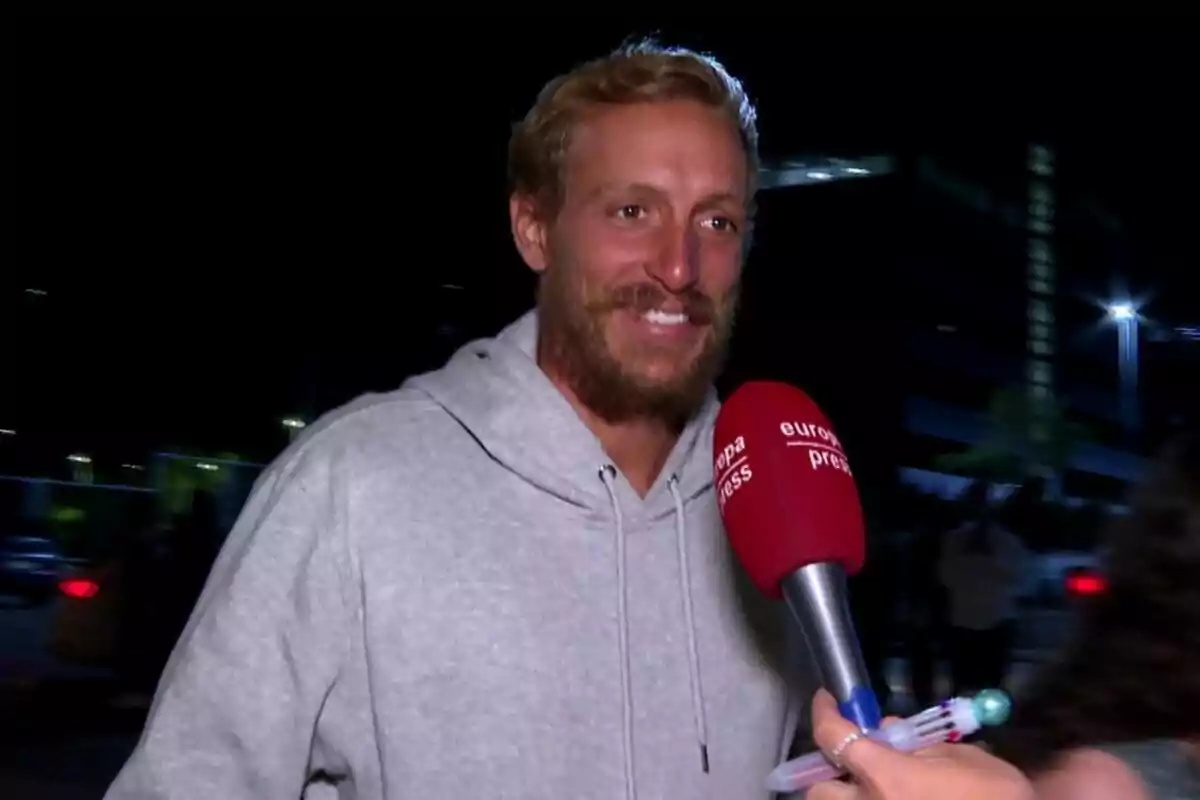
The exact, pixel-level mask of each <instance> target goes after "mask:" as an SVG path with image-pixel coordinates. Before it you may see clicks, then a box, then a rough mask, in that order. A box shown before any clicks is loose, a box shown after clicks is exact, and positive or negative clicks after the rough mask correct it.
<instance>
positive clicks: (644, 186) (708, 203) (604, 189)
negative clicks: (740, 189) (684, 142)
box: [589, 182, 750, 208]
mask: <svg viewBox="0 0 1200 800" xmlns="http://www.w3.org/2000/svg"><path fill="white" fill-rule="evenodd" d="M631 190H632V191H635V192H641V193H644V194H653V195H660V196H661V195H664V194H666V192H664V191H663V190H662V189H659V188H658V187H657V186H652V185H651V184H648V183H612V182H607V183H602V184H600V185H599V186H597V187H596V188H595V189H593V190H592V191H591V192H590V193H589V195H590V196H591V197H599V196H601V195H605V194H608V193H609V192H614V191H631ZM723 203H733V204H734V205H738V206H741V207H743V208H749V207H750V203H748V202H746V201H745V200H744V199H742V198H741V197H738V196H737V195H736V194H734V193H733V192H713V193H712V194H710V195H707V196H706V197H704V198H703V199H702V200H701V201H700V202H699V203H697V204H696V206H697V207H698V208H711V207H714V206H719V205H721V204H723Z"/></svg>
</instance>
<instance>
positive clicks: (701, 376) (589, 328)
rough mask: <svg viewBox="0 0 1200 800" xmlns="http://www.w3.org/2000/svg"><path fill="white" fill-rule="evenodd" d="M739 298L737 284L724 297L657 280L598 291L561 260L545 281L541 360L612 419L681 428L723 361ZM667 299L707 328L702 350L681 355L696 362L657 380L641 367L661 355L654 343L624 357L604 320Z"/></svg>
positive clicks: (691, 320)
mask: <svg viewBox="0 0 1200 800" xmlns="http://www.w3.org/2000/svg"><path fill="white" fill-rule="evenodd" d="M738 297H739V287H738V286H736V285H735V286H734V287H733V288H732V289H730V291H729V292H728V293H727V294H726V295H725V296H724V297H721V298H717V299H713V298H711V297H709V296H707V295H705V294H703V293H702V292H700V291H698V290H695V289H689V290H687V291H686V292H683V293H681V294H671V293H669V292H667V291H666V290H665V289H663V288H662V287H661V286H659V285H658V284H656V283H652V282H646V283H637V284H627V285H624V286H620V287H617V288H615V289H598V288H593V287H591V286H590V285H589V284H588V282H587V280H586V277H585V276H584V274H583V271H582V270H581V269H579V268H578V267H577V266H576V265H575V264H573V263H554V264H552V265H551V266H550V267H549V268H548V269H547V270H546V271H545V272H544V273H543V274H542V277H541V281H540V283H539V285H538V297H537V307H538V361H539V363H540V364H541V365H542V367H543V368H544V369H547V370H548V371H549V372H552V373H553V374H554V375H555V377H557V378H558V379H559V380H563V381H565V382H566V384H567V386H569V387H570V389H571V391H572V392H573V393H574V394H575V397H576V399H578V401H579V402H580V403H582V404H583V405H584V406H585V407H586V408H587V409H588V410H590V411H591V412H592V413H593V414H595V415H596V416H598V417H599V418H600V419H602V420H604V421H605V422H607V423H610V424H619V423H625V422H633V421H651V422H658V423H661V424H663V425H665V426H667V427H668V428H670V429H671V430H674V431H677V432H678V431H681V430H683V428H684V426H686V425H687V423H688V421H689V420H690V419H691V418H692V417H693V416H694V415H695V414H696V412H697V411H698V410H699V409H700V407H701V406H702V405H703V404H704V400H705V398H706V397H707V395H708V392H709V389H710V387H711V386H712V382H713V380H714V379H715V378H716V377H717V375H719V374H720V372H721V369H722V368H723V367H724V364H725V358H726V355H727V353H728V347H729V339H730V336H731V335H732V332H733V322H734V317H735V316H736V310H737V303H738ZM668 299H670V300H674V301H676V302H679V303H682V305H683V310H684V312H685V313H686V314H687V315H688V318H689V322H687V323H684V324H689V325H690V324H695V325H705V326H707V332H706V334H705V337H704V342H703V344H702V347H701V350H700V352H699V353H698V354H695V355H688V356H680V357H681V358H689V359H690V363H686V364H678V365H676V369H675V370H674V372H673V373H672V374H671V375H670V376H669V377H667V378H654V377H651V376H649V375H646V374H644V373H643V372H640V371H639V369H638V361H639V360H640V357H642V356H645V357H647V358H652V357H654V356H656V355H660V356H661V355H662V354H661V353H657V354H656V353H655V352H654V351H653V350H651V349H649V348H647V349H646V351H645V352H643V353H631V354H628V357H627V358H626V359H624V360H623V359H622V358H621V357H620V356H618V354H616V353H614V352H613V350H612V348H611V347H609V344H608V340H607V338H606V337H605V326H606V323H607V322H608V320H609V317H610V316H611V315H612V314H614V313H617V312H622V311H629V312H633V313H635V314H641V313H645V312H646V311H650V310H652V309H655V308H659V307H661V306H662V305H663V304H664V303H665V302H666V301H667V300H668Z"/></svg>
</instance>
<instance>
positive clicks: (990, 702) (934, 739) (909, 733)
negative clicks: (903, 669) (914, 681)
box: [767, 689, 1012, 792]
mask: <svg viewBox="0 0 1200 800" xmlns="http://www.w3.org/2000/svg"><path fill="white" fill-rule="evenodd" d="M1011 710H1012V700H1011V699H1010V698H1009V696H1008V695H1007V694H1005V693H1004V692H1002V691H1000V690H999V689H986V690H984V691H982V692H980V693H979V694H977V695H975V696H974V697H971V698H965V697H956V698H953V699H951V700H943V701H942V702H941V703H938V704H937V705H936V706H934V707H933V708H929V709H926V710H925V711H922V712H921V713H919V714H915V715H913V716H911V717H908V718H907V719H902V720H900V721H899V722H894V723H892V724H890V725H887V726H885V727H882V728H879V729H878V730H874V731H871V732H870V733H868V734H867V735H866V736H865V737H864V738H867V739H871V740H872V741H876V742H881V743H883V744H886V745H888V746H889V747H892V748H895V749H896V750H900V751H903V752H911V751H913V750H920V749H921V748H923V747H928V746H930V745H931V744H937V743H938V742H958V741H960V740H962V739H963V737H965V736H969V735H970V734H972V733H975V732H976V731H977V730H979V729H980V728H982V727H983V726H985V725H989V726H990V725H1003V724H1004V723H1005V722H1006V721H1008V715H1009V712H1010V711H1011ZM843 774H845V770H843V769H839V768H838V767H836V766H834V765H833V764H831V763H830V762H829V760H828V759H827V758H826V757H825V755H824V754H823V753H819V752H818V753H809V754H807V755H804V756H801V757H800V758H794V759H792V760H791V761H788V762H786V763H784V764H780V765H779V766H778V767H776V768H775V769H774V770H773V771H772V772H771V774H770V775H768V776H767V788H768V789H769V790H770V791H773V792H798V791H800V790H802V789H807V788H808V787H809V786H812V785H813V784H815V783H820V782H821V781H828V780H833V779H834V778H837V777H838V776H840V775H843Z"/></svg>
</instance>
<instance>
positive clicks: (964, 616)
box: [938, 481, 1028, 696]
mask: <svg viewBox="0 0 1200 800" xmlns="http://www.w3.org/2000/svg"><path fill="white" fill-rule="evenodd" d="M990 495H991V485H990V484H988V483H987V482H986V481H977V482H975V483H974V484H972V485H971V486H969V487H968V488H967V490H966V491H965V492H964V494H963V498H962V504H963V506H964V508H965V510H966V513H967V514H968V515H970V517H969V518H968V520H967V522H966V523H965V524H964V525H962V526H961V527H959V528H958V529H957V530H954V531H951V532H950V533H949V534H947V535H946V537H945V539H944V541H943V542H942V552H941V557H940V559H939V561H938V578H939V580H940V582H941V584H942V586H944V587H945V589H946V599H947V603H948V606H949V620H948V621H949V626H950V630H949V639H950V668H951V673H952V683H953V688H952V694H954V695H955V696H961V695H963V694H970V693H971V692H973V691H978V690H980V689H987V688H991V687H1000V686H1002V685H1003V683H1004V678H1005V676H1006V675H1007V673H1008V666H1009V661H1010V656H1011V652H1012V646H1013V641H1014V638H1015V634H1016V619H1017V610H1018V609H1017V598H1018V595H1019V593H1020V590H1021V586H1022V577H1023V573H1024V570H1025V568H1026V566H1027V564H1028V555H1027V553H1026V551H1025V548H1024V546H1023V545H1022V544H1021V542H1020V540H1019V539H1017V537H1016V536H1014V535H1013V534H1012V533H1011V532H1010V531H1009V530H1008V529H1007V528H1005V527H1004V526H1002V525H1001V524H1000V523H999V521H998V520H997V519H996V515H995V512H994V509H993V506H992V503H991V496H990Z"/></svg>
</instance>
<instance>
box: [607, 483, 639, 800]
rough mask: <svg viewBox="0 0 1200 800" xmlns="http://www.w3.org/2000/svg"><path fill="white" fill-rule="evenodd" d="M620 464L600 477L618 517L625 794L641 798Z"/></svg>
mask: <svg viewBox="0 0 1200 800" xmlns="http://www.w3.org/2000/svg"><path fill="white" fill-rule="evenodd" d="M616 476H617V469H616V467H614V466H612V465H611V464H609V465H606V466H604V467H601V468H600V480H601V481H602V482H603V483H604V488H605V489H607V490H608V498H609V500H611V501H612V507H613V515H614V516H615V517H616V536H617V650H618V655H619V656H620V659H621V720H622V726H621V728H622V730H621V732H622V734H623V736H622V739H621V747H622V749H623V750H624V751H625V798H626V800H637V785H636V783H635V782H634V771H633V678H632V676H631V675H630V672H631V671H632V670H631V668H630V665H629V613H628V607H627V603H628V599H629V597H628V595H629V593H628V591H627V590H626V580H625V519H624V517H623V516H622V515H621V504H620V503H619V502H618V501H617V487H616V486H615V485H614V484H613V480H614V479H615V478H616Z"/></svg>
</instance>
